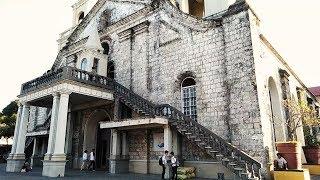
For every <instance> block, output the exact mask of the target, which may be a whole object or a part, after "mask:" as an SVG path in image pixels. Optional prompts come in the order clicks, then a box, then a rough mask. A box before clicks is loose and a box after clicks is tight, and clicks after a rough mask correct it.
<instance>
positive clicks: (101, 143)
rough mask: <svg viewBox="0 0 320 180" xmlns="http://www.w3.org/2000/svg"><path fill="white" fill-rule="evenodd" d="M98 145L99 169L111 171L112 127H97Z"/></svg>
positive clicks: (97, 162) (97, 164)
mask: <svg viewBox="0 0 320 180" xmlns="http://www.w3.org/2000/svg"><path fill="white" fill-rule="evenodd" d="M97 130H98V131H97V147H96V153H97V156H96V166H97V169H100V170H104V171H107V172H108V171H109V157H110V136H111V132H110V129H100V128H99V126H98V127H97Z"/></svg>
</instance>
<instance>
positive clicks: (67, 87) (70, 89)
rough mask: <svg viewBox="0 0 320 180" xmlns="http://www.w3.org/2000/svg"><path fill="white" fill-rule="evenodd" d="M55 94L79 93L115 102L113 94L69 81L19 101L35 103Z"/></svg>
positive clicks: (33, 93)
mask: <svg viewBox="0 0 320 180" xmlns="http://www.w3.org/2000/svg"><path fill="white" fill-rule="evenodd" d="M55 92H60V93H77V94H82V95H86V96H91V97H96V98H100V99H106V100H113V93H112V92H106V91H105V90H98V88H93V87H89V86H86V85H82V83H75V82H68V81H65V82H62V83H58V84H56V85H51V86H49V87H46V88H42V89H39V90H37V91H33V92H30V93H27V94H26V95H22V96H21V97H19V100H22V101H25V102H29V101H34V100H37V99H41V98H43V97H46V96H50V95H52V93H55Z"/></svg>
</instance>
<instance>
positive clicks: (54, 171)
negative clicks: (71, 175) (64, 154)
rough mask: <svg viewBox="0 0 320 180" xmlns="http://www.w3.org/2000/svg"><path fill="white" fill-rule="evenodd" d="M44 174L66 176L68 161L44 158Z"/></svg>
mask: <svg viewBox="0 0 320 180" xmlns="http://www.w3.org/2000/svg"><path fill="white" fill-rule="evenodd" d="M42 162H43V169H42V176H47V177H64V173H65V167H66V161H52V160H51V161H48V160H43V161H42Z"/></svg>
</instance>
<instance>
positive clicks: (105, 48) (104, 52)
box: [102, 42, 110, 55]
mask: <svg viewBox="0 0 320 180" xmlns="http://www.w3.org/2000/svg"><path fill="white" fill-rule="evenodd" d="M102 48H103V54H105V55H108V54H109V50H110V48H109V44H108V43H107V42H104V43H102Z"/></svg>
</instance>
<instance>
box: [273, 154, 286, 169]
mask: <svg viewBox="0 0 320 180" xmlns="http://www.w3.org/2000/svg"><path fill="white" fill-rule="evenodd" d="M274 164H275V165H274V166H275V170H287V168H288V163H287V161H286V160H285V159H284V158H283V157H282V155H281V154H280V153H278V154H277V159H276V160H275V163H274Z"/></svg>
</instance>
